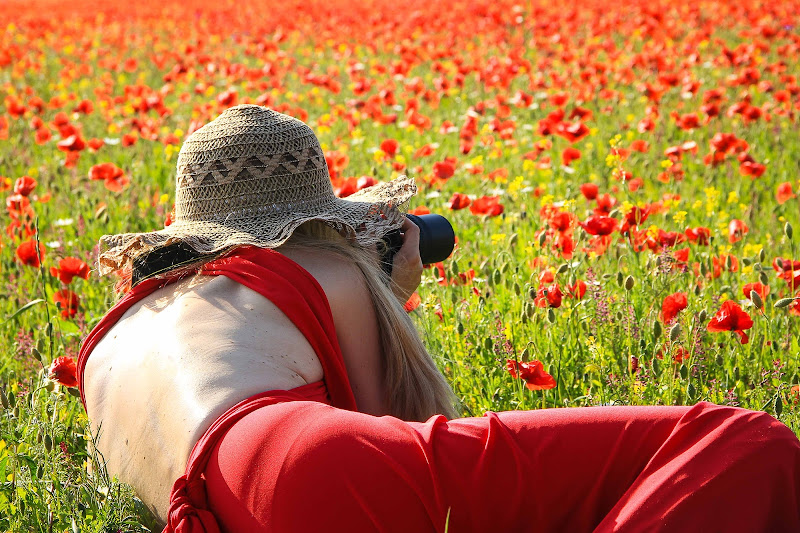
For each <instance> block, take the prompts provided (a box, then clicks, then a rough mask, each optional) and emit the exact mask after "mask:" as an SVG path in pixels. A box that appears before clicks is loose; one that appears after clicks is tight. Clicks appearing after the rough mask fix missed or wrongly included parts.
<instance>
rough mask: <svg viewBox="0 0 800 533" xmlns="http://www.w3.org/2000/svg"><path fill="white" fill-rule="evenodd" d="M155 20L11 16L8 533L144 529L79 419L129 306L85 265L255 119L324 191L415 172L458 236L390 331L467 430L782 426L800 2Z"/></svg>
mask: <svg viewBox="0 0 800 533" xmlns="http://www.w3.org/2000/svg"><path fill="white" fill-rule="evenodd" d="M144 4H145V5H137V6H136V7H135V8H131V6H130V3H127V2H121V1H119V0H99V1H92V2H88V1H85V0H74V1H73V2H69V3H64V2H56V1H54V0H36V1H33V2H30V1H22V0H6V1H5V2H3V8H2V10H0V27H2V28H4V31H3V32H2V33H0V193H2V195H3V196H4V197H5V212H4V213H3V214H2V219H1V220H0V226H1V227H2V232H0V279H1V280H2V282H0V294H1V296H0V400H2V407H0V530H2V531H76V532H77V531H147V530H152V529H157V525H155V524H154V523H153V522H152V518H151V517H150V516H149V515H148V512H147V511H146V509H145V508H144V507H143V505H142V503H141V502H140V501H139V500H138V499H137V498H136V497H135V495H134V494H133V492H132V491H131V489H130V488H129V487H126V486H124V485H121V484H119V483H118V482H117V481H116V480H114V479H113V478H111V477H110V476H109V475H108V473H107V472H106V471H105V470H104V468H103V465H102V457H101V456H100V455H99V454H98V453H97V452H96V451H94V450H93V448H92V445H91V444H92V441H93V438H94V436H93V435H92V434H91V432H90V430H89V425H88V422H87V418H86V414H85V413H84V411H83V408H82V406H81V403H80V399H79V398H78V397H77V396H78V394H77V389H76V386H77V380H76V376H75V357H76V355H77V352H78V349H79V346H80V342H81V340H82V339H83V337H85V336H86V334H87V333H88V332H89V331H90V330H91V328H92V327H93V326H94V325H95V324H96V323H97V322H98V321H99V319H100V318H101V317H102V315H103V314H104V313H105V311H106V310H107V309H108V308H109V307H110V306H111V305H113V303H114V301H115V299H116V298H118V296H119V294H120V293H122V292H124V291H125V290H127V288H128V285H129V280H126V279H109V278H99V277H98V276H97V273H96V271H95V259H96V256H97V253H98V249H97V247H96V243H97V240H98V238H99V237H100V236H101V235H103V234H113V233H124V232H137V231H151V230H154V229H159V228H162V227H164V226H165V225H167V224H169V223H170V222H171V217H172V213H171V212H172V205H173V201H174V178H175V171H174V169H175V162H176V158H177V153H178V151H179V149H180V145H181V143H182V142H183V140H184V139H185V138H186V137H187V135H189V134H190V133H191V132H192V131H194V130H196V129H197V128H199V127H200V126H202V125H203V124H205V123H206V122H208V121H210V120H212V119H213V118H215V117H216V116H217V115H219V114H220V113H221V112H222V111H223V110H224V109H226V108H228V107H230V106H233V105H237V104H245V103H251V104H260V105H265V106H269V107H271V108H273V109H275V110H277V111H280V112H283V113H286V114H289V115H292V116H295V117H297V118H299V119H301V120H303V121H305V122H306V123H308V124H309V126H311V128H312V129H313V130H314V131H315V132H316V134H317V136H318V137H319V139H320V142H321V144H322V147H323V149H324V151H325V154H326V159H327V162H328V167H329V170H330V174H331V180H332V184H333V187H334V189H335V191H336V193H337V195H339V196H342V197H345V196H347V195H349V194H352V193H354V192H355V191H357V190H360V189H362V188H365V187H368V186H370V185H373V184H375V183H377V182H382V181H386V180H389V179H392V178H393V177H396V176H399V175H401V174H407V175H410V176H413V177H414V178H415V179H416V182H417V185H418V188H419V193H418V194H417V196H416V197H415V198H414V199H413V200H412V202H411V204H410V205H409V211H410V212H412V213H415V214H424V213H428V212H432V213H439V214H442V215H444V216H446V217H447V218H448V219H449V220H450V221H451V222H452V224H453V226H454V228H455V230H456V235H457V238H458V242H457V246H456V250H455V251H454V253H453V255H452V256H451V258H450V259H448V260H447V261H445V262H443V263H440V264H436V265H431V266H430V267H429V268H427V269H426V270H425V272H424V275H423V283H422V285H421V286H420V287H419V289H418V291H417V293H415V294H414V296H412V298H411V299H410V300H409V301H408V302H407V303H406V309H407V310H408V311H409V312H410V313H412V316H413V317H414V319H415V321H416V323H417V324H418V326H419V329H420V331H421V333H422V335H423V337H424V340H425V342H426V345H427V346H428V349H429V351H430V352H431V353H432V354H433V355H434V357H435V359H436V361H437V363H438V364H439V366H440V368H441V369H442V370H443V372H444V373H445V375H446V376H447V378H448V380H449V381H450V382H451V383H452V384H453V387H454V390H455V392H456V394H457V396H458V397H459V398H460V400H461V402H462V404H461V406H460V408H461V411H462V413H463V414H464V416H471V415H475V416H480V415H481V414H482V413H483V412H485V411H487V410H494V411H500V410H511V409H540V408H555V407H574V406H594V405H645V404H646V405H691V404H694V403H697V402H699V401H709V402H713V403H717V404H723V405H733V406H740V407H745V408H748V409H754V410H763V411H766V412H768V413H769V414H771V415H773V416H775V417H776V418H778V419H780V420H781V421H783V422H784V423H785V424H787V425H788V426H789V427H790V428H791V429H792V430H794V431H795V433H798V434H800V362H799V358H800V338H799V337H800V300H798V298H800V243H799V242H797V241H796V240H795V239H794V236H795V235H794V231H798V235H797V237H798V241H800V199H798V189H799V188H800V126H799V123H800V120H799V119H800V29H799V28H798V26H799V25H800V3H798V2H797V1H785V0H775V1H769V2H767V1H759V0H740V1H737V2H727V1H723V0H714V1H712V0H699V1H697V2H692V3H681V2H671V1H667V0H622V1H620V2H614V3H610V2H605V1H595V0H588V1H584V2H580V3H575V4H574V5H567V6H564V5H558V4H556V3H553V2H546V1H543V0H533V1H530V2H522V1H514V0H491V1H488V0H470V1H462V0H453V1H450V2H430V1H419V0H411V1H409V2H403V3H400V2H390V1H387V0H366V1H359V2H356V1H352V0H331V1H327V2H316V1H312V2H297V1H294V0H287V1H284V2H280V3H273V2H258V3H255V2H253V3H252V4H253V5H245V4H246V3H244V2H240V1H233V0H214V1H210V0H198V1H196V2H174V1H171V0H164V1H162V2H158V3H149V2H147V3H144ZM278 4H279V5H278ZM795 228H796V229H795ZM130 393H131V395H135V394H136V393H137V392H136V391H135V390H131V391H130Z"/></svg>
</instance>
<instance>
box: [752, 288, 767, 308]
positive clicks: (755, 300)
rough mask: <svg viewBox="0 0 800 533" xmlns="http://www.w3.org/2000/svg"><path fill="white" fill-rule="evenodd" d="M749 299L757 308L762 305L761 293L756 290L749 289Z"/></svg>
mask: <svg viewBox="0 0 800 533" xmlns="http://www.w3.org/2000/svg"><path fill="white" fill-rule="evenodd" d="M750 301H751V302H753V304H754V305H755V306H756V307H757V308H759V309H761V308H762V307H764V300H762V299H761V295H759V294H758V292H756V291H750Z"/></svg>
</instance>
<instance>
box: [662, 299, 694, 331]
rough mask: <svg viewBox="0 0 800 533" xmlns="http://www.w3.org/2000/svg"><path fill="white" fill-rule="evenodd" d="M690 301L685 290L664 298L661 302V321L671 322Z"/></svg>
mask: <svg viewBox="0 0 800 533" xmlns="http://www.w3.org/2000/svg"><path fill="white" fill-rule="evenodd" d="M688 305H689V302H688V300H687V299H686V293H685V292H676V293H673V294H670V295H669V296H667V297H666V298H664V302H663V303H662V304H661V322H663V323H664V324H669V323H670V322H672V320H673V319H674V318H675V317H676V316H677V315H678V313H680V312H681V311H683V310H684V309H686V307H688Z"/></svg>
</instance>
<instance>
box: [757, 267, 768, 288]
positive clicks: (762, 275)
mask: <svg viewBox="0 0 800 533" xmlns="http://www.w3.org/2000/svg"><path fill="white" fill-rule="evenodd" d="M758 281H760V282H761V284H762V285H769V276H767V273H766V272H764V271H763V270H762V271H761V272H760V273H759V274H758Z"/></svg>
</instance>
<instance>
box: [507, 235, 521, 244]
mask: <svg viewBox="0 0 800 533" xmlns="http://www.w3.org/2000/svg"><path fill="white" fill-rule="evenodd" d="M518 238H519V235H517V234H516V233H512V234H511V237H509V238H508V245H509V246H514V245H515V244H517V239H518Z"/></svg>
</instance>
